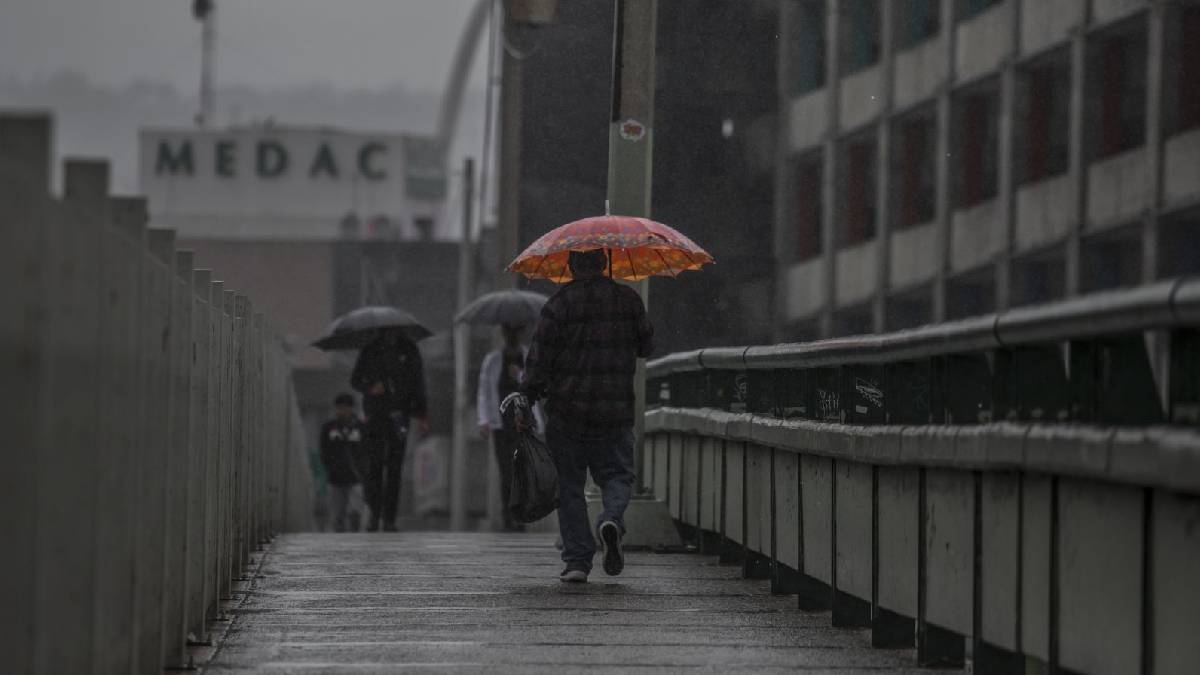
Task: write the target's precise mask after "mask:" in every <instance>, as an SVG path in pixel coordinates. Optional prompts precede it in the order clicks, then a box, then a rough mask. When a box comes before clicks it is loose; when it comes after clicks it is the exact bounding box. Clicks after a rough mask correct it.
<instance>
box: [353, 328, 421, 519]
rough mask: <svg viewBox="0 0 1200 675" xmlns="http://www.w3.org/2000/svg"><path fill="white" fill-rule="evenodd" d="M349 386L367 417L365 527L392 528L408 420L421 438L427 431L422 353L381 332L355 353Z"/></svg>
mask: <svg viewBox="0 0 1200 675" xmlns="http://www.w3.org/2000/svg"><path fill="white" fill-rule="evenodd" d="M350 385H351V386H353V387H354V388H355V389H357V390H358V391H360V392H362V394H363V412H364V413H366V416H367V440H368V443H369V446H370V448H369V452H368V453H367V454H368V462H369V468H368V470H367V475H366V476H365V484H364V488H365V491H366V496H367V507H368V508H369V509H370V511H371V518H370V520H369V521H368V523H367V531H368V532H374V531H376V530H377V529H379V526H380V525H381V524H382V525H383V530H384V531H385V532H395V531H396V512H397V509H398V507H399V504H400V479H401V471H402V470H403V467H404V450H405V443H406V442H407V441H408V428H409V423H410V420H412V419H413V418H416V419H417V420H418V423H419V424H420V432H421V435H422V436H424V435H426V434H428V433H429V410H428V406H427V403H426V398H425V373H424V367H423V366H422V363H421V352H420V351H418V350H417V345H416V344H414V343H413V342H412V341H411V340H409V339H407V338H405V337H404V336H403V335H401V334H400V333H399V332H398V331H385V332H384V333H383V334H382V335H381V336H380V337H378V338H376V339H375V341H373V342H371V343H370V344H368V345H367V346H366V347H364V348H363V350H362V352H360V353H359V355H358V361H357V362H356V363H355V364H354V372H353V373H352V374H351V376H350Z"/></svg>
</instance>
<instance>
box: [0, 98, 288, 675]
mask: <svg viewBox="0 0 1200 675" xmlns="http://www.w3.org/2000/svg"><path fill="white" fill-rule="evenodd" d="M52 131H53V129H52V123H51V121H50V119H49V117H48V116H46V115H40V114H24V115H13V114H6V115H0V231H2V232H3V236H2V238H0V244H2V245H0V312H2V313H3V317H4V318H3V320H2V321H0V326H2V327H0V392H2V393H0V421H2V428H4V429H5V442H4V444H3V448H4V449H3V456H4V470H3V471H0V510H2V512H3V513H4V514H5V515H4V518H3V519H0V541H3V542H4V547H5V555H4V556H0V560H2V562H0V565H3V567H2V568H0V584H3V596H4V598H5V602H6V607H5V612H3V613H2V618H0V651H2V652H3V653H4V655H5V666H4V670H5V671H6V672H16V673H84V672H92V673H121V674H124V673H158V672H161V671H162V669H163V668H164V667H178V666H187V665H188V661H189V651H188V647H189V644H195V643H203V642H205V641H207V640H209V639H210V636H211V635H212V633H213V632H214V630H216V629H219V628H220V622H221V621H223V620H227V617H226V616H224V615H223V612H222V601H225V600H229V599H231V598H232V596H233V593H234V588H235V586H234V582H235V581H236V580H237V579H238V578H239V577H241V576H242V575H244V574H246V570H247V566H248V565H250V564H251V563H252V555H253V554H254V553H255V552H256V551H259V550H261V547H262V546H263V545H264V544H265V543H266V542H267V541H268V540H269V539H270V538H271V537H272V536H273V535H275V534H276V533H279V532H282V531H287V530H296V529H307V526H308V518H309V514H310V513H311V510H312V509H311V501H312V484H311V479H310V478H309V473H308V466H307V452H306V446H307V442H306V439H305V437H304V432H303V428H302V426H301V423H300V418H299V412H298V409H297V406H296V400H295V396H294V393H293V391H292V386H291V381H290V378H291V374H290V369H289V367H288V364H287V360H286V357H285V354H284V350H283V345H282V342H281V340H280V339H279V338H278V336H277V335H275V334H274V333H273V332H272V331H271V329H270V327H269V323H268V322H267V319H265V318H264V317H263V315H262V314H261V313H259V312H256V311H255V309H254V307H253V306H252V305H251V303H250V300H249V299H248V298H246V297H244V296H241V295H237V294H236V293H235V292H234V291H232V290H230V289H226V288H224V286H223V284H222V283H221V282H220V281H219V277H218V276H216V274H219V271H218V272H216V273H214V272H213V271H210V270H204V269H195V261H194V259H193V257H192V254H191V252H189V251H185V250H179V249H178V247H177V246H176V243H175V239H174V235H173V234H172V233H171V232H169V231H162V230H155V229H149V228H148V227H147V217H146V213H147V209H146V204H145V202H144V200H141V199H138V198H133V197H113V196H110V194H109V184H108V175H109V170H108V165H107V164H106V163H105V162H101V161H92V160H69V161H67V162H66V163H65V164H64V166H63V168H62V173H61V175H62V185H63V187H62V196H61V198H56V197H53V196H51V194H50V189H49V179H50V170H49V167H50V166H51V156H52V155H51V137H52Z"/></svg>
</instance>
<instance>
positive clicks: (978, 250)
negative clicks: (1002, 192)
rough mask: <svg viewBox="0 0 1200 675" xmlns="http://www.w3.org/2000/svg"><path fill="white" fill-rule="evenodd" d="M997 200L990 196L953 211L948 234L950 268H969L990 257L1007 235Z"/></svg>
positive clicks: (980, 263) (1002, 246)
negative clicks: (977, 202)
mask: <svg viewBox="0 0 1200 675" xmlns="http://www.w3.org/2000/svg"><path fill="white" fill-rule="evenodd" d="M1001 215H1002V210H1001V205H1000V202H999V200H996V199H992V200H989V201H986V202H983V203H981V204H976V205H975V206H972V207H971V208H969V209H962V210H959V211H955V212H954V217H953V221H952V223H951V230H952V231H951V234H950V268H951V269H953V270H954V271H955V272H961V271H963V270H969V269H972V268H974V267H978V266H980V265H982V264H984V263H986V262H990V261H991V260H993V259H994V258H995V256H996V254H997V253H999V252H1000V251H1001V250H1003V248H1004V245H1005V240H1006V239H1007V235H1006V233H1005V230H1006V229H1007V227H1006V225H1005V223H1004V219H1003V218H1002V217H1001Z"/></svg>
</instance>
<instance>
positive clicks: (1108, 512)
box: [1058, 480, 1142, 675]
mask: <svg viewBox="0 0 1200 675" xmlns="http://www.w3.org/2000/svg"><path fill="white" fill-rule="evenodd" d="M1058 523H1059V535H1058V537H1059V539H1058V546H1059V563H1058V583H1059V614H1058V622H1059V663H1060V664H1062V666H1063V667H1065V668H1067V669H1069V670H1071V671H1072V672H1077V673H1096V675H1110V674H1111V675H1118V674H1120V673H1136V672H1138V668H1139V667H1140V665H1141V664H1140V659H1141V646H1142V632H1141V609H1142V490H1141V489H1139V488H1134V487H1124V486H1122V487H1116V486H1113V485H1109V484H1105V483H1100V482H1092V481H1080V480H1061V481H1060V482H1059V491H1058ZM1097 589H1104V592H1102V593H1097V592H1096V590H1097Z"/></svg>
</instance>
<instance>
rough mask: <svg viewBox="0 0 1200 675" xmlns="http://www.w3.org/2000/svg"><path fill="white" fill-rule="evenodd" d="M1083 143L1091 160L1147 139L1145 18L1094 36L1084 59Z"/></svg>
mask: <svg viewBox="0 0 1200 675" xmlns="http://www.w3.org/2000/svg"><path fill="white" fill-rule="evenodd" d="M1086 84H1087V111H1088V113H1087V120H1088V134H1087V147H1088V150H1089V155H1088V156H1089V157H1090V158H1091V159H1093V160H1096V159H1103V158H1105V157H1109V156H1111V155H1115V154H1118V153H1121V152H1124V151H1126V150H1130V149H1133V148H1136V147H1137V146H1139V145H1141V144H1142V143H1143V142H1145V139H1146V18H1145V16H1144V15H1143V16H1140V17H1137V18H1135V19H1132V20H1130V21H1127V22H1125V23H1122V24H1120V25H1118V26H1116V27H1114V28H1112V29H1110V30H1108V31H1105V32H1104V33H1102V34H1100V35H1098V36H1096V37H1094V38H1092V41H1091V43H1090V44H1089V45H1088V58H1087V83H1086Z"/></svg>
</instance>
